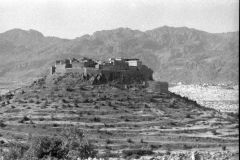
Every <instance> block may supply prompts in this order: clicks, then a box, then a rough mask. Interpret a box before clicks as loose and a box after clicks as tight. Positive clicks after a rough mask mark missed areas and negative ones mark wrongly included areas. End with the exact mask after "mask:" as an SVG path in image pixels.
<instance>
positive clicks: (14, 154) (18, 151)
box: [3, 143, 28, 160]
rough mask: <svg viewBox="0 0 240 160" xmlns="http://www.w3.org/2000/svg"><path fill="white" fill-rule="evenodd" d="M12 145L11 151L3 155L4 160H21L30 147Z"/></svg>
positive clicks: (20, 144)
mask: <svg viewBox="0 0 240 160" xmlns="http://www.w3.org/2000/svg"><path fill="white" fill-rule="evenodd" d="M10 145H11V147H10V148H9V151H8V152H5V153H3V159H4V160H16V159H21V158H23V156H24V153H25V152H26V150H27V149H28V146H27V145H24V144H22V143H12V144H10Z"/></svg>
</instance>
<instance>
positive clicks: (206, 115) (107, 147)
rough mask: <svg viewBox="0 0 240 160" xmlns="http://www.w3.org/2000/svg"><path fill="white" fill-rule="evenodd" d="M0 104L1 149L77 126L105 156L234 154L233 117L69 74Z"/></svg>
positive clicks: (235, 133)
mask: <svg viewBox="0 0 240 160" xmlns="http://www.w3.org/2000/svg"><path fill="white" fill-rule="evenodd" d="M0 100H1V102H0V142H1V143H0V148H7V147H8V144H9V143H10V142H13V141H17V142H23V143H25V142H27V139H28V136H29V134H31V135H56V134H58V133H59V132H60V131H62V130H63V129H64V128H65V127H66V126H75V127H77V128H80V129H82V130H83V131H84V133H85V134H86V135H87V138H88V139H89V140H90V141H91V143H93V144H94V146H95V148H96V149H97V150H98V154H99V155H101V156H105V157H123V158H124V159H126V158H128V159H134V158H141V157H142V159H143V158H144V156H150V157H151V158H153V159H154V157H155V159H164V158H162V157H168V159H169V157H171V156H173V157H174V156H175V157H178V158H170V159H180V158H181V156H183V157H184V156H185V157H188V158H189V157H190V156H192V152H193V151H198V152H200V153H203V154H201V155H202V156H206V157H207V156H212V157H213V156H216V157H217V156H218V158H215V159H224V157H227V158H228V159H237V157H238V154H239V151H238V145H239V142H238V140H239V132H238V130H239V119H238V114H233V113H222V112H219V111H217V110H214V109H211V108H206V107H203V106H201V105H199V104H197V103H196V102H195V101H191V100H189V99H188V98H184V97H181V96H179V95H176V94H174V93H171V92H169V93H159V92H149V91H147V90H146V89H145V88H142V87H141V86H136V85H132V86H129V88H124V87H123V88H121V86H116V85H112V84H105V85H90V84H89V83H88V82H84V81H83V80H82V79H81V75H76V74H75V75H73V74H69V75H65V76H62V77H52V78H46V79H44V78H43V79H40V80H38V81H35V83H33V84H32V85H30V86H27V87H23V88H21V89H20V90H17V91H16V92H15V93H13V94H8V95H6V96H2V97H1V99H0ZM211 150H213V151H212V152H211ZM139 151H140V152H139ZM146 158H148V159H150V158H149V157H145V159H146ZM188 158H183V159H188ZM165 159H166V158H165ZM209 159H210V158H209ZM225 159H226V158H225Z"/></svg>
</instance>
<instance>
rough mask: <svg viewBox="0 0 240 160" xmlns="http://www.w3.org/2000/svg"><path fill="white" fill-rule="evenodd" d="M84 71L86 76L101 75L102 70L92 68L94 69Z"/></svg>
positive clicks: (85, 68) (88, 68)
mask: <svg viewBox="0 0 240 160" xmlns="http://www.w3.org/2000/svg"><path fill="white" fill-rule="evenodd" d="M83 70H84V72H83V73H84V75H87V74H89V75H97V74H99V73H101V71H100V70H98V69H96V68H92V67H84V68H83Z"/></svg>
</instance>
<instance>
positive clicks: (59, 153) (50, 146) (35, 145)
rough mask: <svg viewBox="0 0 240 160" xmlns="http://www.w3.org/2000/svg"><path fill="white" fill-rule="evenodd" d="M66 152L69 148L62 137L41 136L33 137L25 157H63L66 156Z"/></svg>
mask: <svg viewBox="0 0 240 160" xmlns="http://www.w3.org/2000/svg"><path fill="white" fill-rule="evenodd" d="M66 154H67V150H66V149H65V147H64V143H63V141H62V139H61V138H60V137H50V136H40V137H35V138H33V140H32V143H31V146H30V148H29V150H28V151H27V153H26V155H25V157H26V158H28V159H31V158H38V159H41V158H44V157H46V156H51V157H54V158H58V159H61V158H64V157H65V156H66Z"/></svg>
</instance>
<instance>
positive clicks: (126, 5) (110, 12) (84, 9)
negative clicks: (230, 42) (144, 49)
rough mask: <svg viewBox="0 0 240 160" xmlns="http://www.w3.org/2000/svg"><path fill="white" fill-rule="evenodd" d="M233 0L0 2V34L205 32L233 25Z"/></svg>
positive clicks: (235, 8) (66, 35)
mask: <svg viewBox="0 0 240 160" xmlns="http://www.w3.org/2000/svg"><path fill="white" fill-rule="evenodd" d="M238 6H239V0H0V33H1V32H5V31H7V30H10V29H13V28H21V29H27V30H28V29H35V30H38V31H40V32H42V33H43V34H44V35H46V36H58V37H62V38H75V37H79V36H81V35H83V34H92V33H93V32H95V31H98V30H108V29H114V28H118V27H129V28H132V29H139V30H142V31H145V30H149V29H153V28H156V27H160V26H164V25H168V26H174V27H179V26H186V27H190V28H196V29H200V30H204V31H208V32H213V33H216V32H229V31H236V30H238V28H239V20H238V19H239V16H238V15H239V8H238Z"/></svg>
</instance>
